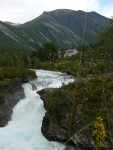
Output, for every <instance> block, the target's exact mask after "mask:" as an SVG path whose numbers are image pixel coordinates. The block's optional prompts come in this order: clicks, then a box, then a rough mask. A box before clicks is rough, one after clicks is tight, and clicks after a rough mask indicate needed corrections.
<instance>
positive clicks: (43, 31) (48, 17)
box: [0, 9, 109, 50]
mask: <svg viewBox="0 0 113 150" xmlns="http://www.w3.org/2000/svg"><path fill="white" fill-rule="evenodd" d="M86 15H87V20H86V31H85V39H84V44H86V45H88V44H89V43H94V42H95V41H96V32H97V31H98V29H99V28H100V27H101V26H102V25H103V24H108V23H109V18H106V17H104V16H102V15H100V14H98V13H96V12H93V11H92V12H84V11H81V10H78V11H75V10H70V9H56V10H53V11H49V12H46V11H45V12H43V13H42V14H41V15H40V16H39V17H37V18H35V19H33V20H31V21H29V22H26V23H24V24H19V25H17V26H14V25H13V24H11V23H5V22H0V26H4V27H0V34H2V37H3V38H2V39H1V38H0V49H1V47H5V46H6V45H7V43H8V45H9V44H10V45H12V47H13V46H14V49H15V47H19V48H18V49H21V50H22V49H26V50H28V49H29V50H36V49H38V48H39V47H41V46H42V44H43V43H44V42H46V41H54V42H55V43H56V44H57V45H58V47H59V48H72V47H78V46H79V45H80V44H81V41H82V36H83V28H84V19H85V17H86ZM2 28H5V29H6V28H7V32H6V33H5V34H4V32H3V29H2ZM10 33H11V35H12V37H11V35H10V36H9V34H10ZM3 34H4V36H3ZM14 35H15V36H14ZM7 36H8V37H7ZM5 38H6V39H7V38H10V40H9V41H10V42H8V39H7V40H6V41H5V42H4V40H3V39H5ZM17 39H18V40H17ZM18 41H19V42H20V43H19V42H18ZM4 43H5V44H4ZM14 43H15V44H14ZM1 45H2V46H1ZM6 49H7V48H6Z"/></svg>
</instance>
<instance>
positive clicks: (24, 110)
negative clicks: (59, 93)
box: [0, 70, 73, 150]
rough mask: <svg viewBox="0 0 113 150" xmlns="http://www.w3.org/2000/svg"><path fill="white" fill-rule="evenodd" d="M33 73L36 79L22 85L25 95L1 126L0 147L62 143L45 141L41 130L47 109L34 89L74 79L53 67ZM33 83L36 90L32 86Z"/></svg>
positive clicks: (35, 149)
mask: <svg viewBox="0 0 113 150" xmlns="http://www.w3.org/2000/svg"><path fill="white" fill-rule="evenodd" d="M36 74H37V77H38V78H37V79H34V80H31V81H30V82H29V83H26V84H24V85H23V88H24V93H25V98H24V99H21V100H20V101H19V102H18V103H17V105H16V106H15V107H14V109H13V114H12V117H11V121H9V123H8V125H7V126H6V127H4V128H0V150H60V149H62V147H64V146H63V144H61V143H58V142H50V141H48V140H47V139H46V138H45V137H44V136H43V135H42V133H41V126H42V119H43V117H44V114H45V112H46V111H45V109H44V106H43V101H42V100H41V98H40V96H39V95H38V94H37V91H39V90H41V89H44V88H47V87H49V88H55V87H60V86H62V83H65V84H68V83H69V82H73V79H72V78H70V77H68V76H66V75H65V74H63V73H60V72H53V71H44V70H36ZM33 84H34V85H35V87H36V89H35V90H33V89H32V85H33ZM63 149H65V147H64V148H63ZM63 149H62V150H63Z"/></svg>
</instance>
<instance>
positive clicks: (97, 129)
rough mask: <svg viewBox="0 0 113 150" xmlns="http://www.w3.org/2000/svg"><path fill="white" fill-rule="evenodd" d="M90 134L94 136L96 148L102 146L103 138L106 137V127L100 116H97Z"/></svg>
mask: <svg viewBox="0 0 113 150" xmlns="http://www.w3.org/2000/svg"><path fill="white" fill-rule="evenodd" d="M93 128H94V129H93V131H92V136H93V137H94V138H95V142H96V146H97V148H98V149H100V148H103V147H104V140H105V138H106V129H105V125H104V122H103V119H102V117H97V118H96V121H95V123H94V125H93Z"/></svg>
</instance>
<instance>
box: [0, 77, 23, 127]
mask: <svg viewBox="0 0 113 150" xmlns="http://www.w3.org/2000/svg"><path fill="white" fill-rule="evenodd" d="M22 84H23V82H22V81H20V79H15V80H14V81H13V82H12V83H11V84H10V85H9V86H8V87H6V88H4V89H2V93H4V104H2V105H0V127H4V126H6V125H7V123H8V121H9V120H10V119H11V114H12V112H13V108H14V106H15V105H16V104H17V102H18V101H19V100H20V99H22V98H24V90H23V88H22Z"/></svg>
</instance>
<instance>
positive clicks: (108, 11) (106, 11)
mask: <svg viewBox="0 0 113 150" xmlns="http://www.w3.org/2000/svg"><path fill="white" fill-rule="evenodd" d="M99 12H100V13H101V14H103V15H104V16H106V17H108V18H111V17H112V16H113V4H108V5H106V6H104V7H103V8H102V9H100V11H99Z"/></svg>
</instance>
